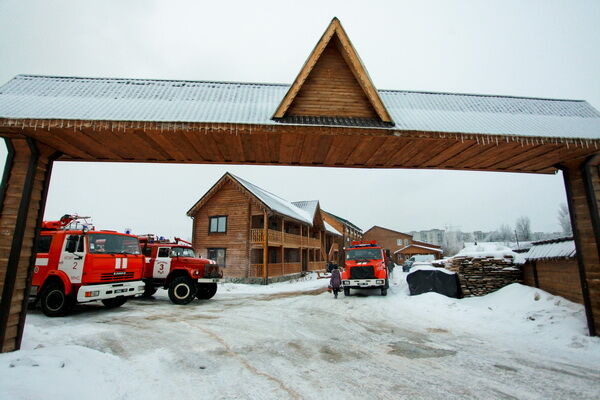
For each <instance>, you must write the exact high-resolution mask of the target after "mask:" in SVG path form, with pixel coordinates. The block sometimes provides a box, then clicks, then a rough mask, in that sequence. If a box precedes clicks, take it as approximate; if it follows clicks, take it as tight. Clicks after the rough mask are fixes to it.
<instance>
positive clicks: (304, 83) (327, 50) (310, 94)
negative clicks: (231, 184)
mask: <svg viewBox="0 0 600 400" xmlns="http://www.w3.org/2000/svg"><path fill="white" fill-rule="evenodd" d="M333 70H335V74H331V71H333ZM339 91H344V95H343V96H339V95H338V94H337V92H339ZM333 97H335V98H338V100H332V98H333ZM300 103H301V105H300ZM286 115H290V116H312V117H321V116H323V117H350V118H353V117H357V118H371V119H377V118H378V119H379V120H380V121H382V122H387V123H393V121H392V119H391V117H390V114H389V113H388V111H387V110H386V108H385V105H384V104H383V102H382V101H381V98H380V97H379V93H378V92H377V89H375V85H373V82H372V81H371V78H370V77H369V74H368V73H367V70H366V69H365V66H364V65H363V63H362V61H361V59H360V57H359V56H358V53H357V52H356V50H355V49H354V46H352V43H351V42H350V39H349V38H348V35H347V34H346V31H345V30H344V28H343V27H342V24H341V23H340V21H339V20H338V19H337V18H333V19H332V20H331V23H330V24H329V26H328V27H327V29H326V30H325V33H323V36H321V39H320V40H319V42H318V43H317V44H316V46H315V47H314V49H313V51H312V52H311V53H310V55H309V56H308V59H307V60H306V62H305V63H304V66H303V67H302V69H301V70H300V72H299V73H298V76H297V77H296V79H295V80H294V83H293V84H292V86H291V87H290V88H289V90H288V91H287V93H286V95H285V96H284V97H283V100H282V101H281V103H280V104H279V106H278V107H277V110H276V111H275V113H274V114H273V118H274V119H281V118H284V117H285V116H286Z"/></svg>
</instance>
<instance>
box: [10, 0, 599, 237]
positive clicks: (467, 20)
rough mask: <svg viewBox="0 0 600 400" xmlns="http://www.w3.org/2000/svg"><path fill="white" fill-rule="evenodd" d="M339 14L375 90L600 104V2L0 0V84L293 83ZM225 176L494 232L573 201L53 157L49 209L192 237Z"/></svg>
mask: <svg viewBox="0 0 600 400" xmlns="http://www.w3.org/2000/svg"><path fill="white" fill-rule="evenodd" d="M334 16H337V17H338V18H339V19H340V20H341V22H342V24H343V26H344V28H345V29H346V31H347V33H348V35H349V37H350V39H351V40H352V42H353V44H354V46H355V48H356V50H357V51H358V53H359V55H360V56H361V58H362V60H363V63H364V64H365V66H366V68H367V70H368V71H369V74H370V76H371V78H372V80H373V82H374V84H375V86H376V87H377V88H379V89H405V90H421V91H440V92H459V93H481V94H504V95H514V96H528V97H548V98H567V99H584V100H587V101H588V102H589V103H590V104H591V105H592V106H594V107H595V108H596V109H600V79H599V78H600V76H599V71H600V52H599V51H598V49H600V22H599V21H600V2H599V1H573V0H571V1H547V0H544V1H522V0H520V1H448V0H442V1H387V2H386V1H373V0H371V1H369V2H366V1H348V0H344V1H323V0H320V1H308V0H302V1H288V2H285V1H281V0H279V1H251V2H241V1H240V2H239V3H238V2H233V1H218V2H217V1H210V2H203V1H191V0H189V1H183V0H182V1H173V0H169V1H167V0H164V1H150V0H143V1H142V0H139V1H124V0H110V1H108V0H98V1H82V0H79V1H77V0H71V1H66V0H63V1H47V0H40V1H27V0H0V57H1V58H0V85H1V84H4V83H5V82H7V81H8V80H10V79H11V78H12V77H14V76H15V75H17V74H23V73H29V74H43V75H60V76H85V77H119V78H157V79H189V80H219V81H246V82H269V83H291V82H292V81H293V80H294V78H295V77H296V74H297V73H298V71H299V69H300V68H301V67H302V65H303V63H304V61H305V59H306V57H307V56H308V54H309V53H310V51H311V50H312V48H313V47H314V45H315V44H316V42H317V41H318V39H319V38H320V36H321V34H322V33H323V31H324V30H325V28H326V27H327V25H328V23H329V22H330V20H331V18H332V17H334ZM0 147H2V148H1V151H0V157H1V159H4V158H5V155H6V150H5V149H4V148H3V146H0ZM226 171H230V172H232V173H234V174H236V175H239V176H240V177H242V178H244V179H246V180H249V181H250V182H252V183H254V184H256V185H258V186H261V187H263V188H264V189H266V190H269V191H271V192H273V193H275V194H278V195H280V196H282V197H284V198H286V199H289V200H311V199H318V200H320V202H321V206H322V208H324V209H326V210H329V211H331V212H332V213H334V214H338V215H340V216H342V217H345V218H348V219H350V220H351V221H353V222H355V223H356V224H357V225H359V226H360V227H361V228H363V229H368V228H370V227H371V226H372V225H382V226H385V227H388V228H391V229H396V230H400V231H406V232H407V231H411V230H421V229H431V228H442V229H443V228H444V227H446V226H452V227H454V228H458V229H461V230H463V231H472V230H493V229H495V228H497V227H498V226H499V225H501V224H503V223H508V224H510V225H514V222H515V220H516V219H517V217H519V216H521V215H527V216H529V217H530V218H531V221H532V228H533V229H534V230H536V231H558V230H560V228H559V226H558V222H557V217H556V215H557V209H558V205H559V204H560V203H561V202H564V201H565V200H566V198H565V193H564V186H563V181H562V176H561V175H560V174H557V175H530V174H503V173H481V172H460V171H425V170H367V169H339V168H338V169H333V168H309V167H260V166H212V165H161V164H108V163H105V164H102V163H66V162H59V163H56V164H55V167H54V171H53V175H52V183H51V187H50V193H49V198H48V204H47V208H46V218H49V219H53V218H57V217H59V216H60V215H62V214H64V213H79V214H87V215H92V216H93V217H94V221H95V222H96V225H97V226H98V227H101V228H106V229H119V230H122V229H124V228H126V227H130V228H133V230H134V231H135V232H136V233H156V234H162V235H168V236H173V235H181V236H183V237H190V232H191V220H190V219H189V218H188V217H186V216H185V213H186V211H187V210H188V209H189V208H190V207H191V206H192V205H193V204H194V202H195V201H196V200H198V198H200V197H201V196H202V195H203V194H204V193H205V192H206V190H208V189H209V188H210V187H211V186H212V185H213V184H214V182H215V181H216V180H217V179H218V178H219V177H220V176H221V175H223V174H224V173H225V172H226ZM359 180H360V181H361V182H362V183H361V187H362V189H361V191H360V192H356V191H355V190H351V189H348V190H347V189H346V188H347V187H349V186H354V185H349V183H350V182H354V181H359Z"/></svg>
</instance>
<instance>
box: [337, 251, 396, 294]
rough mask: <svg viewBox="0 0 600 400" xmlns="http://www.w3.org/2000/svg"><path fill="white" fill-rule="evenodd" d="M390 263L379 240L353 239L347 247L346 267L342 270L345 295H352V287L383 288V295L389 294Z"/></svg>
mask: <svg viewBox="0 0 600 400" xmlns="http://www.w3.org/2000/svg"><path fill="white" fill-rule="evenodd" d="M389 263H390V261H389V259H388V257H387V253H386V251H385V250H384V249H383V248H381V246H379V245H378V244H377V241H375V240H372V241H368V242H361V241H353V242H352V245H351V246H350V247H348V248H347V249H346V268H345V270H344V271H343V272H342V287H343V288H344V295H345V296H350V289H361V288H381V295H382V296H385V295H387V290H388V288H389V272H390V271H389V268H388V266H389Z"/></svg>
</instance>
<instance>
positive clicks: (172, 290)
mask: <svg viewBox="0 0 600 400" xmlns="http://www.w3.org/2000/svg"><path fill="white" fill-rule="evenodd" d="M196 290H197V288H196V284H195V282H194V281H193V280H191V279H190V278H188V277H186V276H178V277H177V278H175V279H173V280H172V281H171V284H170V285H169V299H171V302H173V304H188V303H189V302H191V301H192V300H194V297H196Z"/></svg>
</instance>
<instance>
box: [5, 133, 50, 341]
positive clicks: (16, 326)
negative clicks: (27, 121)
mask: <svg viewBox="0 0 600 400" xmlns="http://www.w3.org/2000/svg"><path fill="white" fill-rule="evenodd" d="M8 142H9V143H8V146H9V148H11V150H12V151H14V156H13V159H12V162H11V163H10V165H7V166H6V169H5V180H3V182H2V184H3V188H2V193H3V198H2V199H0V201H1V206H0V207H1V210H0V295H1V299H0V351H2V352H6V351H11V350H14V349H18V348H19V346H20V341H21V336H22V330H23V325H24V322H25V314H26V307H27V299H28V292H29V285H30V280H31V273H32V261H33V256H34V251H33V249H34V245H35V240H36V235H37V231H38V230H37V228H38V226H39V223H40V220H41V216H42V214H43V209H44V205H45V201H46V191H47V183H48V180H49V170H50V168H51V164H52V158H51V155H52V154H53V153H54V150H53V149H51V148H48V147H46V146H43V145H39V144H36V143H35V142H34V141H32V140H29V141H28V140H25V139H10V140H8ZM19 225H21V226H19Z"/></svg>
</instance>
